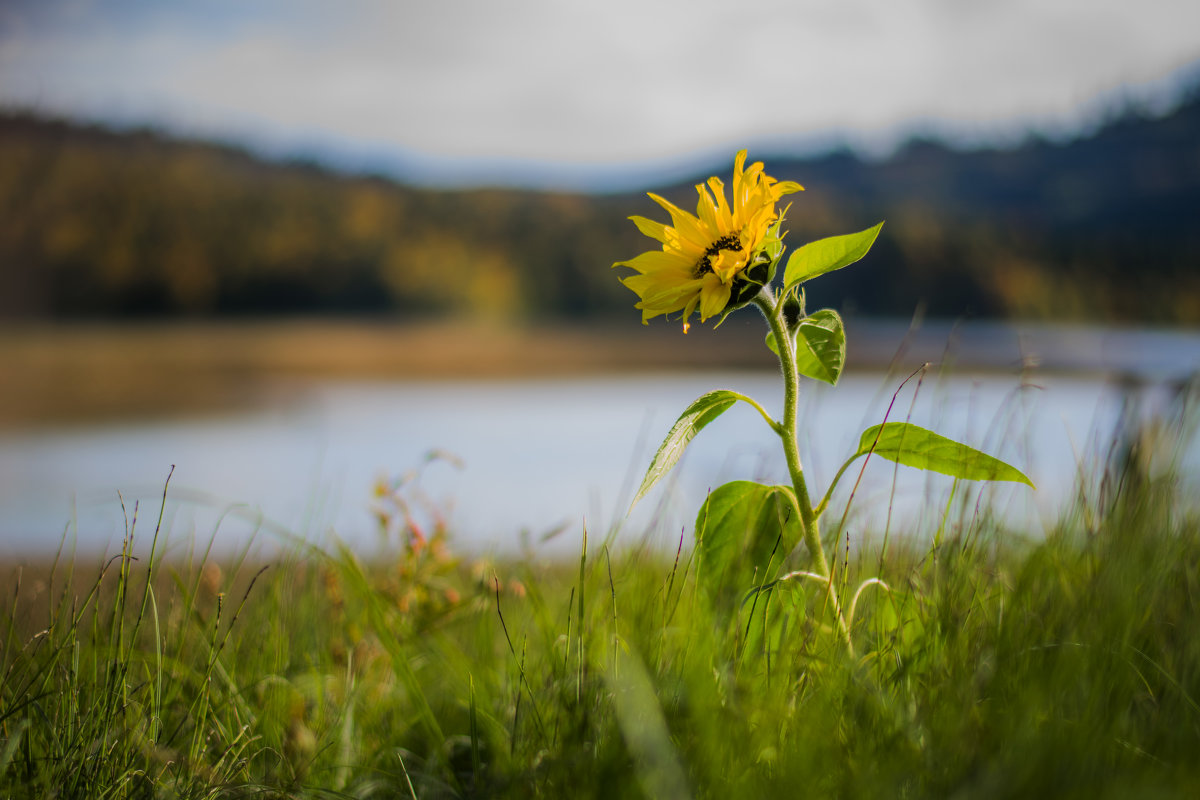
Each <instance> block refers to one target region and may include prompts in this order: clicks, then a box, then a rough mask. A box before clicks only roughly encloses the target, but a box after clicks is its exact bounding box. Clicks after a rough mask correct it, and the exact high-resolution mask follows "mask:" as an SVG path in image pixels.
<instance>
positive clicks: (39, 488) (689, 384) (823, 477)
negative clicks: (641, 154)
mask: <svg viewBox="0 0 1200 800" xmlns="http://www.w3.org/2000/svg"><path fill="white" fill-rule="evenodd" d="M1196 341H1197V340H1196V339H1195V337H1193V338H1192V342H1193V343H1195V342H1196ZM1197 352H1200V350H1193V349H1190V348H1187V347H1184V349H1183V350H1182V352H1181V355H1180V356H1179V357H1177V360H1176V361H1175V362H1173V365H1172V366H1173V369H1174V371H1175V373H1176V377H1178V375H1180V374H1182V373H1181V372H1180V368H1181V367H1182V368H1194V367H1195V363H1196V361H1195V356H1196V354H1197ZM1179 359H1182V361H1180V360H1179ZM904 377H905V376H904V375H903V374H901V375H891V376H888V375H885V374H884V373H883V372H868V373H848V374H846V375H845V376H843V379H842V381H841V383H840V384H839V385H838V386H837V387H836V388H831V387H827V386H823V385H821V386H814V385H812V384H808V385H807V386H806V389H805V392H804V395H803V397H802V400H801V425H802V428H803V430H802V433H801V455H802V458H804V460H805V468H806V473H807V474H808V475H809V476H810V477H809V480H810V491H812V492H813V494H814V495H815V496H819V495H820V494H821V492H822V491H823V490H824V488H825V485H826V483H827V482H828V480H829V479H830V478H831V477H832V475H833V474H834V472H835V471H836V470H837V468H838V467H839V466H840V464H841V462H842V461H843V459H844V458H845V457H846V456H847V455H848V454H849V453H851V452H852V451H853V450H854V448H855V447H856V446H857V442H858V437H859V435H860V433H861V432H862V430H864V429H865V428H867V427H869V426H870V425H872V424H875V423H877V422H879V421H881V420H882V419H883V416H884V413H885V412H886V410H887V408H888V405H889V403H890V402H891V400H892V395H893V393H894V392H895V391H896V390H897V388H898V387H899V385H900V383H901V381H902V380H903V379H904ZM1159 377H1162V375H1157V376H1155V377H1154V379H1153V380H1149V381H1148V382H1147V383H1145V384H1143V385H1141V386H1140V388H1136V389H1130V388H1129V386H1128V385H1127V384H1123V383H1119V382H1114V381H1112V380H1110V379H1109V378H1108V377H1106V376H1105V375H1104V374H1102V373H1094V372H1089V373H1086V374H1077V375H1067V374H1057V373H1048V374H1041V373H1039V372H1036V371H1035V372H1033V373H1031V374H1029V375H1027V377H1026V378H1025V379H1024V381H1023V380H1022V378H1021V377H1020V376H1019V375H1017V374H1004V373H996V372H992V373H988V374H970V373H962V374H951V375H949V376H939V375H937V374H935V373H930V374H928V375H926V376H925V377H924V378H923V379H922V380H921V381H920V383H919V387H918V381H917V380H916V379H914V380H912V381H910V383H909V384H908V385H907V386H906V387H905V388H904V389H903V390H902V391H901V392H900V394H899V396H898V397H897V399H896V402H895V406H894V408H893V411H892V413H891V417H890V418H891V419H893V420H903V419H906V418H907V419H910V420H911V421H912V422H914V423H917V424H920V425H923V426H926V427H930V428H933V429H935V430H937V431H938V432H940V433H942V434H944V435H946V436H950V437H952V438H956V439H959V440H961V441H964V442H966V443H968V444H971V445H972V446H976V447H980V448H982V449H984V450H987V451H988V452H991V453H993V454H995V455H998V456H999V457H1001V458H1004V459H1005V460H1007V461H1009V462H1010V463H1012V464H1013V465H1014V466H1016V467H1018V468H1019V469H1021V470H1023V471H1024V472H1025V473H1026V474H1028V475H1029V476H1030V478H1031V479H1032V480H1033V481H1034V483H1035V484H1037V486H1038V490H1037V491H1036V492H1035V491H1032V490H1030V489H1029V488H1028V487H1024V486H1021V485H1016V484H995V485H990V486H989V487H988V488H987V490H986V492H985V495H984V500H985V502H986V504H988V505H990V506H991V507H993V508H995V509H996V510H997V511H998V512H1000V513H1001V514H1003V515H1004V518H1005V519H1006V520H1009V521H1010V522H1011V523H1012V524H1014V525H1017V526H1022V527H1024V528H1025V529H1027V530H1029V531H1030V532H1032V533H1035V534H1036V533H1038V532H1039V531H1041V530H1042V529H1043V526H1044V525H1046V524H1048V523H1049V521H1050V520H1052V519H1053V518H1054V516H1055V515H1057V514H1058V513H1060V511H1061V510H1062V509H1063V508H1064V506H1065V505H1066V504H1067V503H1068V502H1069V501H1070V499H1071V497H1072V496H1073V487H1074V486H1075V485H1076V479H1077V476H1078V474H1079V471H1080V467H1079V465H1080V464H1084V465H1090V464H1094V463H1095V462H1096V459H1097V458H1098V457H1099V456H1100V455H1101V454H1103V453H1104V452H1105V450H1106V448H1107V446H1108V444H1109V442H1110V440H1111V436H1112V433H1113V430H1114V428H1115V426H1116V423H1117V420H1118V418H1119V416H1120V414H1121V410H1122V407H1123V404H1125V403H1128V402H1129V401H1130V399H1131V398H1136V399H1137V400H1138V402H1139V403H1140V411H1139V412H1138V413H1139V414H1141V415H1148V414H1151V413H1153V412H1154V410H1155V409H1156V408H1161V407H1163V406H1164V404H1167V403H1169V402H1170V389H1169V384H1164V383H1162V382H1161V381H1159V380H1158V378H1159ZM713 388H730V389H735V390H737V391H739V392H742V393H743V394H747V395H750V396H751V397H754V398H755V399H757V400H758V401H759V402H760V403H762V404H763V405H764V406H765V407H766V408H767V409H768V410H769V411H770V412H771V413H772V414H776V415H777V414H778V413H779V410H780V407H781V404H782V399H781V394H782V393H781V389H780V386H779V381H778V377H777V376H776V375H775V374H772V373H766V372H762V373H760V372H721V373H707V372H702V373H683V374H673V373H665V374H661V375H647V374H640V375H616V376H591V377H579V378H570V379H551V378H546V379H522V380H437V381H428V380H427V381H394V380H387V381H356V380H325V379H322V380H311V381H297V382H295V383H294V385H293V386H292V387H291V389H290V392H289V399H288V401H287V402H286V403H282V404H276V405H274V406H272V407H270V408H263V409H258V410H254V411H241V412H237V413H230V414H224V415H211V416H207V417H204V418H196V419H188V420H175V421H160V422H145V423H138V424H106V425H83V426H75V427H70V428H48V429H41V430H34V431H26V432H10V433H4V434H0V542H2V545H0V546H2V548H3V555H7V556H10V557H11V556H36V555H39V554H47V553H52V552H53V550H54V548H55V547H57V545H58V543H59V541H60V539H61V537H62V536H63V535H64V533H66V534H67V535H68V538H69V540H70V541H73V542H75V544H76V546H77V547H78V548H79V550H80V551H88V552H91V551H98V550H103V549H105V548H107V549H108V550H109V551H113V550H115V549H118V548H119V547H120V542H121V539H122V537H123V536H124V534H125V530H126V522H125V519H126V515H127V513H128V515H132V512H133V507H134V504H135V503H136V504H137V506H138V512H137V515H138V520H137V531H138V538H139V540H140V541H142V542H143V543H146V542H148V541H149V538H150V535H151V533H152V532H153V528H154V522H155V518H156V516H157V513H158V507H159V502H160V499H161V496H162V493H163V487H164V482H165V481H166V479H167V475H168V472H169V471H170V469H171V465H174V466H175V469H174V473H173V475H172V477H171V479H170V485H169V490H168V492H167V504H166V517H165V523H164V528H165V529H166V530H168V531H169V533H170V542H171V544H170V547H171V549H172V551H173V552H175V553H176V554H180V553H182V552H183V551H184V550H185V549H186V548H187V547H189V546H191V545H192V544H193V543H198V544H199V545H200V546H203V545H204V544H205V543H207V542H208V541H209V540H210V539H211V540H213V541H215V543H216V545H217V547H218V549H222V550H229V549H231V548H234V547H237V546H239V545H241V544H243V543H245V542H247V541H249V540H251V538H252V537H253V538H254V541H255V542H256V543H257V544H258V545H261V546H263V547H267V548H270V547H273V546H275V545H278V544H286V543H288V542H292V541H295V540H297V539H298V540H302V541H307V542H313V543H317V544H327V543H329V542H330V541H331V540H332V537H335V536H336V537H337V538H340V539H342V540H345V541H347V542H349V543H350V544H351V545H352V546H354V547H355V548H357V549H360V550H364V551H366V550H370V549H371V548H373V547H375V546H377V545H378V543H379V539H378V533H377V531H376V525H375V523H374V521H373V519H374V518H373V516H372V513H371V511H370V508H371V504H372V488H373V485H374V483H375V482H376V480H377V479H379V478H380V477H381V476H382V477H395V476H399V475H402V474H404V473H405V472H407V471H409V470H412V469H413V468H415V467H418V466H419V465H421V464H422V462H423V460H424V459H425V457H426V454H427V453H429V452H430V451H431V450H435V449H437V450H441V451H445V452H447V453H450V454H453V456H454V457H455V459H456V460H457V461H456V462H455V461H451V460H438V461H434V462H432V463H429V464H427V465H426V467H425V468H424V470H423V472H422V474H421V477H420V479H419V484H418V485H419V488H420V490H421V492H422V493H423V494H424V495H425V496H427V497H428V498H429V499H430V500H431V501H433V502H434V503H435V504H436V505H437V507H438V508H441V509H444V510H445V513H446V514H448V518H449V520H450V523H451V529H452V531H453V536H454V541H455V542H456V543H457V544H458V545H460V546H463V547H467V548H470V549H472V550H475V551H494V552H500V553H505V552H513V551H515V550H517V549H518V548H519V547H521V546H522V543H524V544H525V546H529V547H532V548H534V549H535V550H537V551H538V552H544V553H547V554H565V553H570V552H572V551H577V550H578V546H579V540H580V537H581V533H582V530H583V526H584V525H585V524H586V525H587V528H588V531H589V537H590V539H591V540H592V541H593V542H595V541H597V540H599V539H600V538H602V537H603V536H604V535H605V534H607V533H608V532H610V531H615V530H616V527H615V526H618V525H619V526H620V530H619V531H618V532H615V533H614V536H615V541H616V542H617V543H618V544H620V543H622V542H624V543H629V542H633V541H637V540H638V539H640V538H641V537H642V536H644V535H650V536H652V537H653V538H654V540H655V541H656V543H659V544H662V545H663V546H672V545H671V544H670V543H671V542H673V541H677V540H678V538H679V537H680V536H681V535H685V536H686V537H690V536H691V530H692V521H693V520H694V517H695V513H696V510H697V508H698V506H699V504H700V503H701V502H702V501H703V498H704V496H705V492H707V491H708V490H709V489H710V488H713V487H715V486H717V485H719V484H720V483H723V482H724V481H727V480H732V479H738V478H748V479H758V480H763V481H767V482H781V481H783V480H785V478H786V470H785V469H784V465H783V460H782V456H781V455H779V453H778V450H779V448H778V443H777V440H775V439H774V437H773V434H772V433H771V432H770V431H769V430H768V429H767V428H766V426H765V424H764V423H763V421H762V419H761V418H760V417H759V416H758V415H757V414H756V413H755V412H754V411H753V410H751V409H750V408H749V407H746V406H744V405H741V404H739V406H737V407H735V408H733V409H731V410H730V411H729V412H727V413H726V414H725V415H724V416H722V417H721V418H719V419H718V420H716V421H715V422H714V423H712V424H711V425H710V426H709V427H708V428H706V429H705V430H704V431H703V432H702V433H701V434H700V436H699V437H698V438H697V439H696V440H695V442H694V443H693V445H692V447H691V448H690V449H689V451H688V453H687V455H686V457H685V459H684V461H683V462H682V463H681V465H680V466H679V467H678V468H677V469H676V471H675V473H673V475H672V479H671V480H670V481H669V482H668V483H667V484H666V485H663V486H660V487H659V488H657V489H656V490H655V491H654V492H652V493H651V495H650V496H648V497H647V498H646V499H644V500H643V501H642V502H641V504H639V506H638V507H637V508H636V509H635V510H634V512H633V514H632V515H629V516H628V517H627V516H626V510H627V509H628V506H629V502H630V499H631V497H632V495H633V492H634V491H635V490H636V488H637V484H638V483H639V482H640V479H641V476H642V474H643V472H644V471H645V468H646V466H647V464H648V462H649V459H650V457H651V456H652V455H653V452H654V450H655V449H656V448H657V446H658V444H659V442H660V441H661V439H662V437H663V436H664V435H665V434H666V432H667V430H668V429H669V428H670V426H671V424H672V423H673V422H674V420H675V418H676V416H677V415H678V414H679V412H680V411H682V410H683V409H684V408H685V407H686V406H687V405H688V403H690V402H691V401H692V400H694V399H695V398H696V397H697V396H699V395H700V394H703V393H704V392H706V391H708V390H710V389H713ZM1197 460H1198V459H1197V454H1196V452H1195V448H1189V450H1188V452H1187V454H1186V461H1187V463H1188V467H1189V469H1194V468H1196V467H1197ZM859 463H861V462H859ZM1084 469H1085V470H1086V469H1090V467H1084ZM857 476H858V469H857V467H856V468H855V469H853V470H851V471H850V472H848V473H847V477H846V479H844V480H843V482H842V484H843V485H842V486H841V487H840V489H841V490H843V491H839V495H838V498H839V499H838V502H837V503H835V504H834V505H833V506H832V508H835V509H836V510H837V512H838V516H840V512H841V510H842V509H843V508H844V506H845V502H846V498H847V496H848V491H849V488H850V486H851V485H852V484H853V482H854V479H855V478H856V477H857ZM951 485H952V481H951V479H950V478H947V477H945V476H941V475H932V474H928V473H924V472H920V471H917V470H912V469H909V468H904V467H901V468H899V469H896V468H895V466H894V465H893V464H891V463H890V462H885V461H882V460H880V459H873V460H872V461H871V463H870V464H868V466H867V469H866V470H865V473H864V475H863V482H862V485H861V486H860V488H859V490H858V492H857V494H856V497H855V500H854V504H853V506H852V513H851V515H850V517H849V519H850V524H849V526H848V533H849V536H851V537H860V536H863V535H865V534H866V532H868V531H871V530H874V531H878V530H880V529H881V528H882V526H883V525H884V524H886V523H887V520H888V516H889V509H890V510H891V516H892V523H891V524H892V525H893V526H897V527H906V528H909V529H915V530H916V531H917V532H918V534H919V533H920V532H921V531H925V532H931V531H932V530H934V529H936V527H937V524H938V521H939V519H940V515H941V514H942V512H943V510H944V508H945V503H946V498H947V497H948V493H949V491H950V487H951ZM978 486H979V485H978V484H972V485H971V487H978ZM978 491H979V489H978V488H964V490H960V493H962V492H965V495H964V496H966V497H967V498H968V501H971V502H973V498H974V497H975V495H974V494H971V492H978ZM122 498H123V500H124V506H125V511H123V510H122V507H121V499H122ZM416 513H417V515H418V517H420V518H422V519H427V518H428V517H427V513H426V512H423V511H420V510H417V511H416ZM548 535H550V536H549V537H548V538H547V536H548Z"/></svg>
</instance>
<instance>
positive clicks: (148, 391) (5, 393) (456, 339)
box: [0, 315, 1200, 432]
mask: <svg viewBox="0 0 1200 800" xmlns="http://www.w3.org/2000/svg"><path fill="white" fill-rule="evenodd" d="M761 328H762V326H761V323H760V322H759V320H758V319H756V318H754V317H753V315H737V316H734V317H730V318H729V320H727V321H726V323H725V324H724V325H723V326H722V327H721V328H720V329H719V330H713V329H712V328H711V326H701V325H693V326H692V328H691V331H690V332H689V333H688V334H687V335H686V336H685V335H683V334H682V333H681V331H680V328H679V326H678V323H675V324H672V323H664V322H662V321H657V320H656V321H655V322H654V323H652V324H651V325H649V326H642V325H640V324H638V323H637V321H636V320H635V321H632V322H631V323H616V322H611V321H608V322H599V323H588V324H572V325H568V324H528V325H520V326H518V325H499V324H487V323H483V322H468V323H462V322H448V321H441V322H400V321H385V320H350V319H286V320H261V319H256V320H229V321H188V322H179V321H169V322H166V321H155V322H141V323H116V324H114V323H99V322H72V323H63V324H49V323H28V324H13V323H9V324H6V325H0V365H3V377H2V378H0V432H10V431H14V430H21V429H28V428H31V427H43V426H55V425H74V424H88V423H103V422H121V421H144V420H147V419H159V418H161V419H171V418H178V417H180V416H195V415H206V414H213V413H228V412H233V411H239V410H245V409H253V408H259V407H262V406H264V405H266V404H270V403H272V402H277V401H279V400H280V399H283V398H286V394H287V393H288V391H289V386H295V385H296V383H297V382H300V383H306V382H311V381H322V380H343V379H344V380H422V381H425V380H457V379H467V380H479V379H483V380H487V379H496V380H520V379H536V378H570V377H587V376H597V375H605V374H645V373H648V372H671V373H678V372H702V371H709V370H712V371H718V370H723V371H730V370H737V371H740V370H747V371H771V370H774V369H776V368H777V365H776V363H775V362H774V357H773V356H772V355H771V354H770V353H769V352H768V351H767V350H766V348H765V347H763V346H762V336H763V334H762V330H761ZM847 330H848V339H849V341H848V344H847V367H846V369H847V372H862V371H887V370H889V369H893V370H894V371H895V372H901V371H903V372H906V373H907V372H908V371H911V370H912V369H916V368H917V367H919V366H920V365H921V364H922V363H924V362H926V361H929V362H932V363H945V364H948V365H951V366H952V367H953V368H954V369H955V370H958V371H965V372H988V373H996V372H1001V373H1007V374H1020V373H1022V372H1026V371H1029V370H1036V371H1039V372H1043V373H1045V372H1054V373H1087V374H1097V373H1101V374H1112V375H1116V376H1120V377H1121V378H1122V379H1126V380H1147V381H1156V380H1180V379H1183V378H1184V377H1186V375H1187V374H1188V373H1189V372H1194V371H1195V370H1196V369H1198V368H1200V357H1197V356H1196V355H1195V354H1197V353H1200V332H1196V331H1186V330H1184V331H1174V330H1153V329H1138V328H1134V329H1107V328H1100V327H1084V326H1072V327H1067V326H1049V325H1037V324H1024V325H1022V324H1015V323H1001V322H975V323H968V324H964V325H956V324H954V323H950V322H945V321H931V322H927V323H925V324H924V325H923V326H921V327H920V328H919V329H916V328H912V327H910V326H909V324H908V323H907V322H905V321H899V320H873V319H851V320H848V321H847ZM1189 354H1191V356H1190V362H1191V363H1189Z"/></svg>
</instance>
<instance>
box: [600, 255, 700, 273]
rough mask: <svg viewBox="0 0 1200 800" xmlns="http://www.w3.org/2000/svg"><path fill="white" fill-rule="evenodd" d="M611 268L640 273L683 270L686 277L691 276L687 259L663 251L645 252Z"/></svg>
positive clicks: (690, 266)
mask: <svg viewBox="0 0 1200 800" xmlns="http://www.w3.org/2000/svg"><path fill="white" fill-rule="evenodd" d="M613 266H614V267H629V268H630V269H636V270H637V271H638V272H642V273H646V272H660V271H669V270H672V269H676V270H684V271H686V273H687V274H688V275H691V271H692V262H691V261H690V260H689V259H687V258H684V257H682V256H680V255H678V254H676V253H668V252H666V251H663V250H647V251H646V252H644V253H642V254H640V255H637V256H634V257H633V258H631V259H629V260H628V261H618V262H616V263H615V264H613Z"/></svg>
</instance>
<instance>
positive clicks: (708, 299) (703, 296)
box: [700, 276, 731, 322]
mask: <svg viewBox="0 0 1200 800" xmlns="http://www.w3.org/2000/svg"><path fill="white" fill-rule="evenodd" d="M706 277H707V276H706ZM730 294H731V289H730V287H729V286H728V285H727V284H724V283H721V281H720V280H714V281H705V285H704V287H703V288H702V289H701V290H700V321H701V322H704V321H705V320H706V319H708V318H709V317H711V316H715V315H717V314H720V313H721V312H722V311H724V310H725V306H727V305H729V296H730Z"/></svg>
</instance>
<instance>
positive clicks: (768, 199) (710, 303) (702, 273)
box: [613, 150, 804, 333]
mask: <svg viewBox="0 0 1200 800" xmlns="http://www.w3.org/2000/svg"><path fill="white" fill-rule="evenodd" d="M745 162H746V151H745V150H742V151H740V152H739V153H738V154H737V158H736V159H735V160H734V164H733V206H732V207H730V205H729V203H728V202H727V201H726V199H725V185H724V184H723V183H722V182H721V180H720V179H719V178H716V177H712V178H709V179H708V183H707V185H706V184H703V183H701V184H697V185H696V191H697V192H698V193H699V194H700V200H699V203H698V204H697V206H696V216H692V215H691V214H689V213H688V212H686V211H684V210H682V209H680V208H679V207H677V206H676V205H674V204H673V203H671V202H670V201H668V200H665V199H663V198H662V197H659V196H658V195H656V194H653V193H650V199H652V200H653V201H654V202H656V203H658V204H659V205H660V206H662V207H663V208H664V209H666V211H667V212H668V213H669V214H670V215H671V222H672V224H671V225H663V224H662V223H659V222H655V221H653V220H650V219H646V218H645V217H639V216H633V217H630V219H631V220H633V222H634V224H635V225H637V227H638V230H640V231H641V232H642V233H644V234H645V235H646V236H649V237H650V238H652V239H657V240H658V241H659V242H661V243H662V250H650V251H648V252H645V253H642V254H641V255H639V256H637V257H635V258H633V259H630V260H629V261H618V262H617V263H615V264H613V266H614V267H629V268H631V269H633V270H636V271H637V272H638V274H637V275H631V276H630V277H628V278H624V279H622V283H624V284H625V285H626V286H628V287H629V288H630V289H632V290H633V291H634V292H636V293H637V295H638V297H640V298H641V302H639V303H638V304H637V308H639V309H641V311H642V322H643V324H644V323H646V322H647V321H648V320H650V319H651V318H653V317H657V316H659V315H660V314H671V313H674V312H676V311H680V312H682V319H683V323H684V325H683V330H684V332H685V333H686V332H687V329H688V318H689V317H691V315H692V312H694V311H697V310H699V312H700V321H701V322H703V321H705V320H707V319H708V318H709V317H712V316H715V315H717V314H721V313H722V312H724V311H727V310H732V308H734V307H736V306H738V305H741V304H743V303H745V302H747V301H748V300H750V299H751V298H752V297H753V295H754V294H755V293H757V290H758V287H761V286H762V285H763V284H764V283H766V282H767V281H768V280H769V277H767V276H766V268H767V265H768V264H769V262H770V261H771V256H770V255H768V254H767V252H768V250H769V249H770V248H771V247H772V246H775V245H778V243H779V232H778V226H777V225H776V223H777V222H778V220H779V218H780V214H779V213H778V212H777V211H776V210H775V203H776V202H777V201H778V200H779V198H780V197H782V196H783V195H785V194H791V193H792V192H798V191H802V190H803V188H804V187H802V186H801V185H800V184H798V183H795V182H794V181H776V180H775V179H774V178H772V177H770V176H769V175H764V174H763V165H762V162H755V163H754V164H751V165H750V168H749V169H745V168H744V167H745ZM760 267H761V268H762V269H761V270H760V269H759V268H760Z"/></svg>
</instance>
